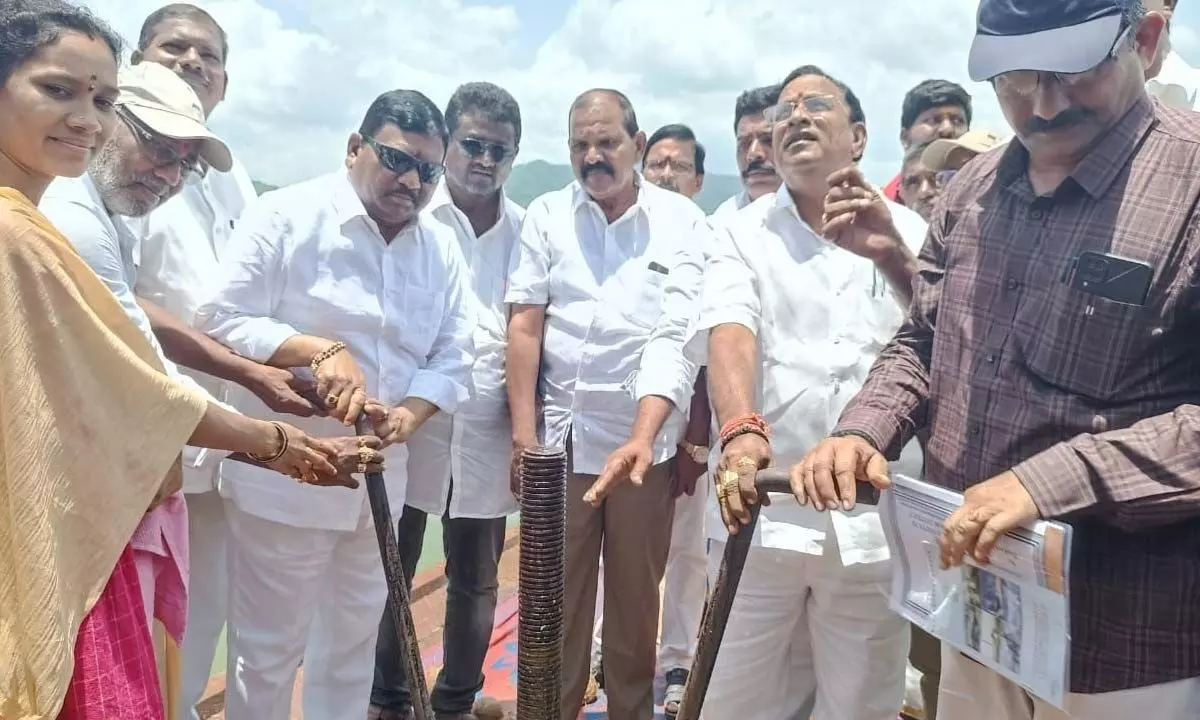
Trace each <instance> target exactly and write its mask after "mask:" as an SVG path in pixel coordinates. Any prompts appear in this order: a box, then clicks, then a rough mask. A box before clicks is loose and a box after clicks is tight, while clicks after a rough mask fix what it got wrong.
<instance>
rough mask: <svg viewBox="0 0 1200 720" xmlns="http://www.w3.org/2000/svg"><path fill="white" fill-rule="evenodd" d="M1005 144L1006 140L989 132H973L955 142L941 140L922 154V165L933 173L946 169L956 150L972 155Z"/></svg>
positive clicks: (930, 145) (945, 139) (954, 140)
mask: <svg viewBox="0 0 1200 720" xmlns="http://www.w3.org/2000/svg"><path fill="white" fill-rule="evenodd" d="M1003 143H1004V138H1002V137H1000V136H999V135H997V134H996V133H990V132H988V131H987V130H971V131H969V132H966V133H963V134H962V135H961V136H960V137H957V138H955V139H953V140H950V139H948V138H939V139H937V140H934V141H933V142H931V143H929V146H928V147H926V148H925V152H924V153H922V154H921V164H922V165H924V166H925V167H927V168H929V169H930V170H933V171H935V172H936V171H940V170H945V169H946V163H947V161H949V159H950V156H951V155H952V154H954V151H955V150H966V151H967V152H969V153H971V154H972V155H978V154H979V153H981V152H987V151H988V150H991V149H992V148H994V147H996V146H998V145H1001V144H1003Z"/></svg>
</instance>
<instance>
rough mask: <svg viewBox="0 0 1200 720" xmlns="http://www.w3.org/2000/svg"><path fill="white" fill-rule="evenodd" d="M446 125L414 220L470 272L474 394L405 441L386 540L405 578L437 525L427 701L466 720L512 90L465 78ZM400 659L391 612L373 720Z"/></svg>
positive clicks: (509, 209) (514, 211)
mask: <svg viewBox="0 0 1200 720" xmlns="http://www.w3.org/2000/svg"><path fill="white" fill-rule="evenodd" d="M446 127H447V129H448V130H449V131H450V146H449V148H448V149H447V151H446V175H445V177H444V178H443V180H442V182H441V183H440V184H439V185H438V187H437V190H435V191H434V194H433V199H432V200H430V202H429V206H428V207H427V208H426V209H425V216H426V217H427V218H429V219H430V220H431V221H433V222H437V223H441V224H442V225H444V226H446V227H447V228H448V229H449V230H450V231H451V232H452V233H453V234H454V236H455V237H456V238H457V241H458V246H459V248H460V249H461V250H462V253H463V257H464V258H465V259H466V262H467V265H468V266H469V267H470V278H471V280H470V287H469V288H468V289H467V292H466V297H467V301H468V302H469V303H470V304H471V305H472V307H473V308H474V310H475V317H476V321H477V324H476V326H475V327H474V329H473V330H472V332H473V335H474V340H475V363H474V366H473V367H472V369H471V379H472V384H473V387H474V392H473V393H472V396H471V398H470V399H469V400H468V401H467V402H465V403H463V404H462V405H460V406H459V408H458V412H456V413H455V414H454V415H453V416H451V415H447V414H445V413H439V414H437V415H435V416H434V417H432V418H430V420H429V422H427V423H426V424H425V425H424V426H423V427H422V428H421V429H420V430H419V431H417V432H416V433H414V434H413V436H412V439H411V440H409V443H408V448H409V459H408V472H409V476H410V477H411V478H412V479H413V481H412V483H411V484H410V485H409V490H408V498H407V502H406V504H405V506H404V511H403V515H402V516H401V518H400V524H399V530H398V532H397V537H398V539H399V542H400V556H401V558H402V559H403V560H404V563H405V566H404V570H405V573H406V574H407V575H408V582H410V583H411V582H412V576H413V574H414V573H415V572H416V565H417V560H418V559H419V558H420V557H421V550H422V546H423V541H424V539H425V525H426V520H427V518H428V517H429V516H430V515H433V516H434V517H438V518H441V519H442V546H443V551H444V552H445V557H446V573H447V576H448V587H447V591H446V615H445V624H444V625H443V631H442V633H443V647H444V649H445V655H444V661H443V664H442V668H441V671H440V672H439V673H438V676H437V680H436V681H435V682H434V685H433V693H432V697H431V701H432V703H433V710H434V713H435V714H436V716H437V718H438V720H459V719H460V718H468V717H470V715H469V714H468V713H470V712H471V711H472V709H473V706H474V705H475V695H476V694H477V693H478V692H479V691H480V689H482V687H483V683H484V676H483V663H484V659H485V657H486V655H487V650H488V646H489V645H490V643H491V635H492V623H493V619H494V615H495V613H496V589H497V575H496V573H497V570H498V567H499V562H500V553H501V551H502V550H503V549H504V531H505V523H506V522H507V517H508V515H510V514H512V513H514V512H516V510H517V503H516V498H514V497H513V494H512V492H511V491H510V489H509V483H508V469H509V457H510V455H511V451H512V430H511V426H510V422H509V417H508V403H507V396H506V394H505V387H504V346H505V338H506V336H507V334H508V332H507V330H508V327H507V326H508V308H507V306H506V305H505V304H504V287H505V284H506V281H507V277H508V259H509V256H510V255H511V254H512V251H513V248H514V247H515V246H516V244H517V238H518V236H519V235H520V231H521V219H522V218H523V217H524V216H525V211H524V209H523V208H521V206H520V205H517V204H516V203H515V202H513V201H512V200H510V199H508V197H507V196H506V195H505V194H504V183H505V181H507V180H508V175H509V173H510V172H511V171H512V166H513V161H514V160H515V159H516V156H517V148H518V146H519V145H520V143H521V110H520V108H519V107H518V105H517V101H516V100H515V99H513V97H512V95H510V94H509V93H508V92H507V91H505V90H504V89H503V88H500V87H497V86H496V85H493V84H491V83H485V82H473V83H467V84H466V85H463V86H462V87H460V88H458V89H457V90H456V91H455V92H454V94H453V95H452V96H451V97H450V102H449V103H448V104H447V105H446ZM401 652H402V651H401V648H400V647H398V645H397V642H396V629H395V626H394V624H393V622H392V615H391V613H390V612H385V613H384V614H383V621H382V622H381V623H380V628H379V641H378V644H377V645H376V649H375V687H374V689H373V690H372V693H371V704H372V705H373V706H374V707H373V708H372V712H373V713H378V714H379V717H380V718H382V719H383V720H391V719H393V718H406V717H408V711H409V709H410V708H411V699H412V698H411V695H410V693H409V685H408V683H407V678H405V676H404V659H403V656H402V655H401ZM482 710H483V708H482V707H479V708H476V711H477V712H481V711H482Z"/></svg>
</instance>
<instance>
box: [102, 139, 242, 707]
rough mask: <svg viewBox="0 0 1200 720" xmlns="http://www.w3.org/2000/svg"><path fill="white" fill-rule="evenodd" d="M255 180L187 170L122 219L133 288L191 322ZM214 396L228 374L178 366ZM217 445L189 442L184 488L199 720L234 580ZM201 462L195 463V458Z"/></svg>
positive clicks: (188, 670) (238, 170) (184, 685)
mask: <svg viewBox="0 0 1200 720" xmlns="http://www.w3.org/2000/svg"><path fill="white" fill-rule="evenodd" d="M257 197H258V195H257V193H256V192H255V191H254V183H253V182H252V181H251V179H250V176H249V174H247V173H246V169H245V168H244V167H242V165H241V163H239V162H237V160H236V159H235V160H234V164H233V168H232V169H231V170H230V171H229V172H224V173H223V172H217V171H216V170H211V169H210V170H209V171H208V172H207V173H206V174H205V175H204V176H199V175H193V176H189V177H188V178H187V179H186V180H185V182H184V186H183V189H182V190H180V192H179V194H178V195H176V196H175V197H173V198H171V199H170V200H168V201H167V202H165V203H163V205H162V206H161V207H159V208H157V209H156V210H154V211H153V212H151V213H150V214H149V215H146V216H143V217H140V218H123V220H124V222H125V224H126V225H127V226H128V227H129V229H130V231H131V232H132V233H134V234H135V235H137V236H138V238H139V248H140V253H139V255H140V257H139V263H138V274H137V282H136V284H135V285H134V288H133V289H134V292H135V293H136V294H137V296H138V297H139V298H141V299H143V300H147V301H149V302H151V303H154V304H155V305H158V306H159V307H161V308H163V309H165V310H166V311H167V312H169V313H171V314H172V315H173V316H175V317H176V318H178V319H179V320H182V321H183V322H185V323H187V324H189V325H193V326H194V325H195V322H196V311H197V310H198V309H199V308H200V305H201V304H202V303H203V302H204V301H205V300H207V299H208V296H209V294H210V293H211V292H212V285H213V283H214V282H215V281H216V279H217V278H218V277H219V276H220V258H221V255H222V254H223V252H224V250H225V245H226V242H227V241H228V239H229V236H230V234H232V232H233V228H234V226H235V223H236V221H237V219H238V217H239V216H240V215H241V214H242V211H243V210H244V209H245V208H246V206H247V205H249V204H250V203H251V202H253V201H254V200H255V199H257ZM180 372H182V373H184V374H186V375H187V376H189V377H190V378H192V379H193V380H194V381H195V382H196V383H197V384H198V385H200V386H201V387H203V388H204V389H205V390H207V391H208V392H209V393H210V394H211V395H213V396H214V397H217V398H220V399H222V400H226V399H228V387H227V385H226V382H225V381H224V380H221V379H219V378H215V377H212V376H211V375H207V374H205V373H202V372H199V371H197V370H191V369H189V368H184V367H180ZM206 456H213V457H218V456H217V455H214V454H213V453H212V452H211V451H208V450H202V449H198V448H193V447H187V448H184V451H183V457H184V471H183V491H184V492H185V493H187V504H188V551H189V553H190V555H191V563H190V566H189V570H190V573H191V577H190V578H189V584H188V624H187V627H188V632H187V635H186V636H185V637H184V642H183V648H182V655H183V663H182V668H181V670H180V693H179V707H178V708H177V712H178V715H179V717H181V718H191V720H200V715H199V713H198V712H197V711H196V704H197V703H199V702H200V700H201V699H203V696H204V691H205V689H206V688H207V687H208V679H209V676H210V675H211V670H212V664H213V655H214V653H215V652H216V649H217V644H218V643H219V641H220V637H221V631H222V630H223V629H224V627H225V621H226V616H227V613H226V610H227V607H228V595H229V581H228V568H227V565H226V562H225V557H226V550H227V542H226V541H227V538H228V535H229V527H228V523H227V522H226V519H225V506H224V504H223V502H222V501H221V498H220V497H219V496H218V495H217V492H216V490H217V486H218V484H219V482H220V468H221V465H222V464H221V463H220V462H212V461H209V462H203V463H201V462H199V461H201V460H202V459H203V458H204V457H206ZM197 464H199V465H200V466H199V467H189V466H190V465H197Z"/></svg>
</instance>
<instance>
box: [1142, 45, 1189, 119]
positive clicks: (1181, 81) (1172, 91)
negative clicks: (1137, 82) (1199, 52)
mask: <svg viewBox="0 0 1200 720" xmlns="http://www.w3.org/2000/svg"><path fill="white" fill-rule="evenodd" d="M1146 90H1147V91H1149V93H1150V94H1151V95H1153V96H1154V97H1156V98H1158V99H1159V100H1161V101H1162V102H1163V103H1164V104H1166V105H1170V106H1172V107H1185V108H1193V109H1197V110H1200V92H1198V91H1200V70H1197V69H1196V68H1193V67H1192V66H1191V65H1188V64H1187V62H1186V61H1185V60H1184V59H1183V58H1182V57H1180V56H1179V53H1177V52H1175V51H1174V50H1171V51H1170V52H1168V53H1167V54H1166V56H1165V57H1164V58H1163V64H1162V69H1161V70H1159V72H1158V75H1157V76H1156V77H1155V78H1154V79H1152V80H1150V81H1148V82H1147V83H1146Z"/></svg>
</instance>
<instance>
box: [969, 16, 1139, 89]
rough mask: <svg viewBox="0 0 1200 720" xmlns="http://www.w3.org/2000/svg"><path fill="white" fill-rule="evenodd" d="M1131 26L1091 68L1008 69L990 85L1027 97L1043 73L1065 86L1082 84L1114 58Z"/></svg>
mask: <svg viewBox="0 0 1200 720" xmlns="http://www.w3.org/2000/svg"><path fill="white" fill-rule="evenodd" d="M1132 29H1133V26H1131V25H1127V26H1125V29H1124V30H1122V31H1121V34H1120V35H1117V39H1116V40H1115V41H1113V44H1112V47H1111V48H1109V51H1108V55H1106V56H1104V59H1103V60H1101V61H1100V62H1098V63H1096V64H1095V65H1093V66H1092V67H1091V68H1088V69H1087V70H1084V71H1082V72H1077V73H1063V72H1042V71H1040V70H1010V71H1009V72H1006V73H1001V74H999V75H997V76H996V77H994V78H992V87H994V88H995V89H996V92H997V93H1004V94H1011V95H1021V96H1024V97H1028V96H1030V95H1032V94H1033V93H1034V92H1035V91H1036V90H1037V89H1038V86H1039V85H1041V82H1042V76H1043V75H1052V76H1053V77H1054V81H1055V82H1057V83H1059V84H1060V85H1063V86H1065V87H1068V88H1070V87H1075V86H1077V85H1083V84H1086V83H1087V82H1089V81H1091V80H1093V79H1094V78H1095V77H1096V73H1097V72H1099V70H1100V69H1101V68H1102V67H1103V66H1104V64H1105V63H1107V62H1108V61H1110V60H1112V59H1113V58H1115V57H1116V56H1117V55H1119V54H1120V52H1121V47H1122V46H1123V45H1125V41H1126V38H1128V37H1129V33H1130V32H1131V31H1132Z"/></svg>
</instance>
